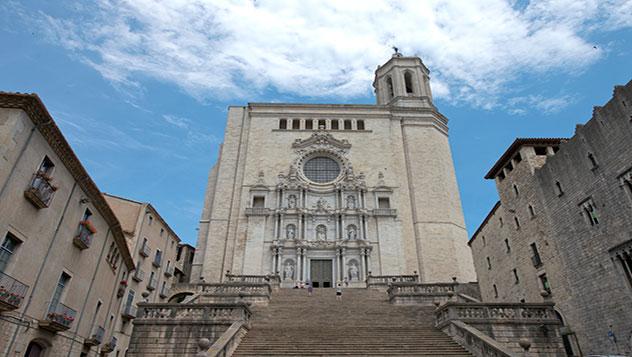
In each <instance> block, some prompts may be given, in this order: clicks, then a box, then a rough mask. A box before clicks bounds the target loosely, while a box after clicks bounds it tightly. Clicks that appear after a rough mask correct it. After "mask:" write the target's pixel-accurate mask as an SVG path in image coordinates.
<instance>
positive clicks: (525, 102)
mask: <svg viewBox="0 0 632 357" xmlns="http://www.w3.org/2000/svg"><path fill="white" fill-rule="evenodd" d="M574 102H575V98H574V97H572V96H570V95H561V96H557V97H545V96H542V95H529V96H524V97H514V98H510V99H509V100H508V101H507V104H508V111H509V112H510V113H511V114H516V115H524V114H526V113H527V112H528V111H527V108H536V109H538V110H539V111H541V112H543V113H545V114H552V113H557V112H559V111H560V110H562V109H564V108H566V107H567V106H569V105H571V104H573V103H574Z"/></svg>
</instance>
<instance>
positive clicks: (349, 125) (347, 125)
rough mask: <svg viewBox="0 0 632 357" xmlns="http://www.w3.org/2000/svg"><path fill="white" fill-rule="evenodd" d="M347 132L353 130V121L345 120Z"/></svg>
mask: <svg viewBox="0 0 632 357" xmlns="http://www.w3.org/2000/svg"><path fill="white" fill-rule="evenodd" d="M344 124H345V130H351V120H345V122H344Z"/></svg>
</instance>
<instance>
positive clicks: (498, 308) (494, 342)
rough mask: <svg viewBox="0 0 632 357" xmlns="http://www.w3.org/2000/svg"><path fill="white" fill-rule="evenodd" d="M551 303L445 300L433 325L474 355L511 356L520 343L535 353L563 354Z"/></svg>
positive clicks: (559, 323) (518, 352) (517, 349)
mask: <svg viewBox="0 0 632 357" xmlns="http://www.w3.org/2000/svg"><path fill="white" fill-rule="evenodd" d="M553 307H554V304H553V303H473V302H469V303H462V302H448V303H446V304H444V305H442V306H439V307H438V308H437V309H436V310H435V325H436V327H437V328H439V329H441V330H442V331H443V332H445V333H446V334H448V335H450V336H451V337H452V338H453V339H454V340H455V341H457V342H458V343H459V344H461V345H462V346H464V347H465V348H467V349H468V351H470V352H471V353H472V354H474V355H475V356H514V355H519V354H521V353H524V350H523V348H522V345H523V344H524V343H525V342H526V343H528V344H529V346H530V349H529V352H530V353H532V354H533V355H538V356H551V357H552V356H561V355H565V352H564V345H563V342H562V337H561V334H560V326H561V322H560V321H559V320H558V319H557V315H556V314H555V310H554V308H553Z"/></svg>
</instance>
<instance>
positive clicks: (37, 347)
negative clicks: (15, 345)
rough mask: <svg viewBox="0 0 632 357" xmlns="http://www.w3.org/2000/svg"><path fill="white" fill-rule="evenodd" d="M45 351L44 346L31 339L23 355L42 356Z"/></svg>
mask: <svg viewBox="0 0 632 357" xmlns="http://www.w3.org/2000/svg"><path fill="white" fill-rule="evenodd" d="M45 351H46V347H45V346H44V345H43V344H41V343H39V342H36V341H31V342H30V343H29V345H28V347H27V348H26V353H25V354H24V357H44V352H45Z"/></svg>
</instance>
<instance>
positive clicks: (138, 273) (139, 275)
mask: <svg viewBox="0 0 632 357" xmlns="http://www.w3.org/2000/svg"><path fill="white" fill-rule="evenodd" d="M132 279H134V280H136V281H137V282H141V281H143V280H145V271H144V270H143V269H136V270H135V271H134V275H132Z"/></svg>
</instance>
